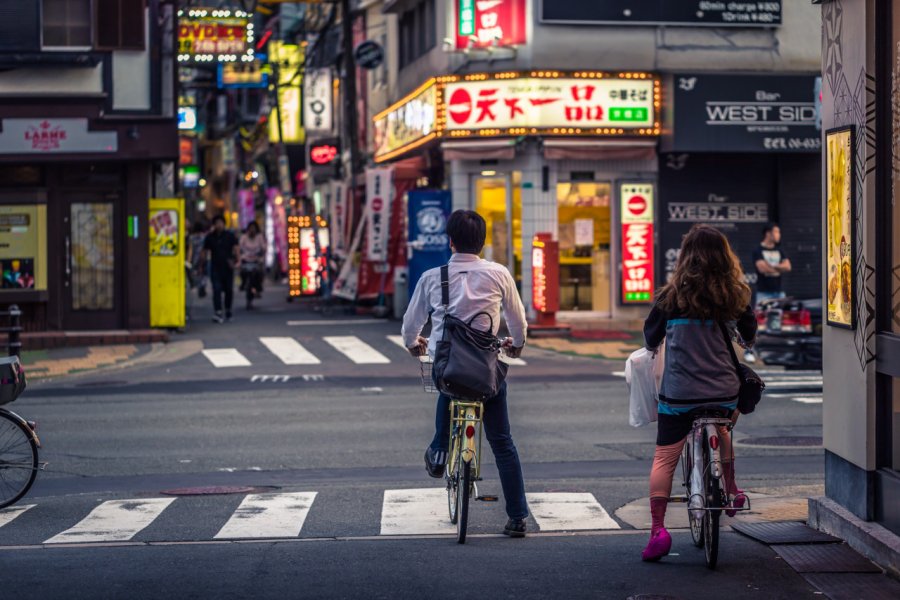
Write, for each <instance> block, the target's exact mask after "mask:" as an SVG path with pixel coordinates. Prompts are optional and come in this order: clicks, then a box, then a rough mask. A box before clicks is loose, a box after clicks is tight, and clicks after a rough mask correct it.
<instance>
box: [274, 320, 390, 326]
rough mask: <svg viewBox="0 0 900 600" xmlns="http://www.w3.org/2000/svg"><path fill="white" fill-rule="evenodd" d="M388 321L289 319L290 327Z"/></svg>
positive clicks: (370, 323)
mask: <svg viewBox="0 0 900 600" xmlns="http://www.w3.org/2000/svg"><path fill="white" fill-rule="evenodd" d="M379 323H387V321H385V320H383V319H342V320H340V321H338V320H334V321H315V320H312V321H288V322H287V325H288V326H289V327H315V326H316V325H354V326H355V325H377V324H379Z"/></svg>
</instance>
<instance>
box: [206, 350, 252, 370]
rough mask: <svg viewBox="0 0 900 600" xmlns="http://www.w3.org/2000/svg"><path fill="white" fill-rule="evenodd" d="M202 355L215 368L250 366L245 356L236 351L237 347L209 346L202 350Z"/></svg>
mask: <svg viewBox="0 0 900 600" xmlns="http://www.w3.org/2000/svg"><path fill="white" fill-rule="evenodd" d="M203 356H205V357H206V358H207V359H208V360H209V362H211V363H212V364H213V366H214V367H216V368H217V369H222V368H225V367H249V366H251V363H250V361H249V360H247V357H246V356H244V355H243V354H241V353H240V352H238V350H237V348H209V349H206V350H204V351H203Z"/></svg>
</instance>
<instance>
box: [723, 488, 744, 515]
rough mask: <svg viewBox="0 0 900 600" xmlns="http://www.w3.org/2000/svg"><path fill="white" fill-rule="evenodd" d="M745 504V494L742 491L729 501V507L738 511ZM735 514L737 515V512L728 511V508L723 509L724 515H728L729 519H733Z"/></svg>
mask: <svg viewBox="0 0 900 600" xmlns="http://www.w3.org/2000/svg"><path fill="white" fill-rule="evenodd" d="M746 502H747V494H745V493H744V490H738V491H737V493H736V494H735V495H734V498H732V500H731V506H733V507H734V508H738V509H740V508H744V504H746ZM737 513H738V511H736V510H732V509H728V508H726V509H725V514H726V515H728V516H729V517H733V516H734V515H736V514H737Z"/></svg>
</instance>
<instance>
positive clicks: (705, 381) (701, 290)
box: [641, 225, 756, 561]
mask: <svg viewBox="0 0 900 600" xmlns="http://www.w3.org/2000/svg"><path fill="white" fill-rule="evenodd" d="M720 323H724V324H725V325H726V327H727V328H728V329H729V331H733V330H734V329H735V328H736V329H737V332H738V333H739V334H740V338H741V339H742V340H745V341H746V342H747V345H748V346H749V345H752V343H753V341H755V337H756V318H755V317H754V315H753V310H752V309H751V308H750V288H749V287H748V286H747V284H746V283H744V274H743V271H742V270H741V264H740V261H739V260H738V258H737V256H735V254H734V252H733V251H732V250H731V246H730V245H729V244H728V240H727V239H726V238H725V236H724V235H723V234H722V233H721V232H720V231H719V230H717V229H715V228H713V227H710V226H709V225H695V226H694V227H693V228H691V230H690V232H689V233H688V234H687V235H686V236H685V237H684V240H683V241H682V243H681V252H680V254H679V256H678V262H677V264H676V266H675V272H674V274H673V276H672V279H671V280H670V281H669V282H668V283H667V284H666V285H665V286H663V287H662V289H660V290H659V292H658V293H657V295H656V302H655V304H654V306H653V308H652V309H651V311H650V314H649V315H648V316H647V320H646V321H645V322H644V339H645V342H646V346H647V348H648V349H649V350H651V351H655V350H656V349H657V348H658V347H659V346H660V344H662V343H663V340H665V343H666V355H665V371H664V373H663V378H662V384H661V386H660V389H659V421H658V423H657V425H658V430H657V436H656V453H655V455H654V457H653V470H652V471H651V473H650V514H651V517H652V523H653V524H652V528H651V531H650V542H649V543H648V544H647V547H646V548H644V551H643V553H642V554H641V557H642V558H643V560H645V561H655V560H659V559H660V558H662V557H663V556H665V555H666V554H668V553H669V550H670V549H671V547H672V537H671V536H670V535H669V532H668V531H666V529H665V526H664V521H665V516H666V506H667V503H668V500H669V496H670V495H671V493H672V476H673V475H674V473H675V467H676V466H677V465H678V459H679V457H680V455H681V450H682V448H683V446H684V443H685V439H686V438H687V436H688V434H689V433H690V432H691V427H692V425H693V420H694V415H693V414H692V413H693V411H694V410H696V409H710V408H713V409H715V408H721V409H723V410H724V411H727V414H728V415H730V416H731V418H732V419H733V420H736V419H737V415H738V412H737V396H738V391H739V388H740V381H739V379H738V376H737V373H736V371H735V368H734V363H733V362H732V359H731V355H730V353H729V351H728V347H727V346H726V345H725V340H724V337H723V335H722V330H721V328H720ZM720 434H721V440H722V456H723V463H724V464H723V467H724V469H723V470H724V475H725V491H726V493H727V494H728V495H729V498H730V499H731V503H732V506H733V507H738V508H739V507H741V506H743V504H744V500H745V497H744V496H743V495H742V492H741V491H740V490H738V488H737V485H736V484H735V481H734V462H733V454H732V447H731V436H730V434H729V433H728V432H727V431H724V430H723V431H721V432H720ZM726 512H727V514H729V516H733V515H734V511H730V512H728V511H726Z"/></svg>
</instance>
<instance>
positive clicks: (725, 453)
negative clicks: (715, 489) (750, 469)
mask: <svg viewBox="0 0 900 600" xmlns="http://www.w3.org/2000/svg"><path fill="white" fill-rule="evenodd" d="M688 437H690V436H688ZM687 439H688V438H687V437H685V438H684V439H682V440H681V441H680V442H676V443H674V444H671V445H669V446H657V447H656V453H655V454H654V455H653V470H651V471H650V498H668V497H669V496H671V495H672V477H674V475H675V468H676V467H677V466H678V459H679V457H681V449H682V448H684V443H685V441H686V440H687ZM719 439H720V440H721V442H722V447H721V454H722V463H723V465H722V466H723V469H724V471H725V491H726V492H728V493H729V494H736V493H737V486H736V485H735V483H734V454H733V452H734V450H733V448H732V446H731V433H730V432H729V431H728V430H727V429H725V428H724V427H720V428H719Z"/></svg>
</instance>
